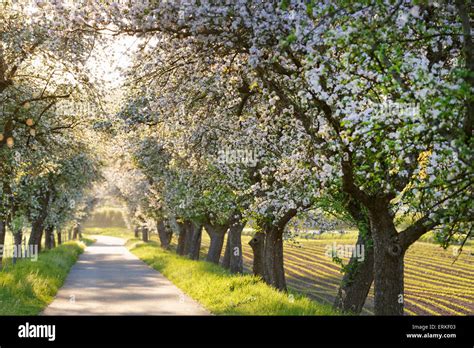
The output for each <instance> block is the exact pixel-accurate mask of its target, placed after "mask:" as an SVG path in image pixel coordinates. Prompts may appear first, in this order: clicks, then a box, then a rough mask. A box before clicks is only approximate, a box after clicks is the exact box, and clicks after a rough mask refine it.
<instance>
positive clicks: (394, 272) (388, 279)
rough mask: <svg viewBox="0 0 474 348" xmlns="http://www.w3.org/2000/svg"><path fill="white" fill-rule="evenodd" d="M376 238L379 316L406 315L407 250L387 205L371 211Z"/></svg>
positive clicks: (375, 263)
mask: <svg viewBox="0 0 474 348" xmlns="http://www.w3.org/2000/svg"><path fill="white" fill-rule="evenodd" d="M369 219H370V225H371V227H372V237H373V240H374V292H375V294H374V300H375V315H403V302H404V284H403V275H404V267H403V266H404V265H403V261H404V260H403V259H404V255H405V250H404V249H403V248H402V246H401V244H400V242H399V236H398V232H397V230H396V229H395V225H394V223H393V218H392V216H391V215H390V212H389V210H388V209H384V207H381V208H379V209H378V210H376V211H374V210H372V211H369Z"/></svg>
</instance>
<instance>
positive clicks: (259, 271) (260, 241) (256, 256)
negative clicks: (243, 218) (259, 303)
mask: <svg viewBox="0 0 474 348" xmlns="http://www.w3.org/2000/svg"><path fill="white" fill-rule="evenodd" d="M249 244H250V246H251V247H252V251H253V274H254V275H256V276H259V277H261V278H262V279H263V278H264V262H263V253H264V250H265V249H264V248H265V233H262V232H257V233H255V236H253V238H252V239H251V240H250V242H249Z"/></svg>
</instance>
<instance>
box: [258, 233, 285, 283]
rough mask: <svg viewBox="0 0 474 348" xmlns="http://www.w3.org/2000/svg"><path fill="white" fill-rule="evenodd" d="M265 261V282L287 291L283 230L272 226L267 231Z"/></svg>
mask: <svg viewBox="0 0 474 348" xmlns="http://www.w3.org/2000/svg"><path fill="white" fill-rule="evenodd" d="M263 260H264V273H263V276H264V277H263V279H264V280H265V282H266V283H267V284H268V285H270V286H273V287H274V288H276V289H278V290H280V291H286V290H287V289H286V279H285V269H284V261H283V229H282V228H279V227H278V226H272V227H270V228H267V229H266V231H265V247H264V253H263Z"/></svg>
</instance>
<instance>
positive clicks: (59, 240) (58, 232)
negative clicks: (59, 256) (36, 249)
mask: <svg viewBox="0 0 474 348" xmlns="http://www.w3.org/2000/svg"><path fill="white" fill-rule="evenodd" d="M57 235H58V245H61V244H62V243H63V241H62V235H61V230H60V229H59V228H58V230H57Z"/></svg>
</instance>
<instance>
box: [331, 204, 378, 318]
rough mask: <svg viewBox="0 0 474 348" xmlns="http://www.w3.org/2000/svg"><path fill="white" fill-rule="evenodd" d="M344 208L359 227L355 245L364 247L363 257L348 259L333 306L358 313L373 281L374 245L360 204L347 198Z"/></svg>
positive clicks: (346, 311) (345, 311) (347, 311)
mask: <svg viewBox="0 0 474 348" xmlns="http://www.w3.org/2000/svg"><path fill="white" fill-rule="evenodd" d="M346 209H347V210H348V212H349V214H350V215H351V216H352V218H353V219H354V221H355V222H356V224H357V227H358V228H359V235H358V238H357V242H356V246H358V245H362V246H363V247H364V249H363V259H362V260H360V259H359V257H358V255H353V256H352V257H351V259H350V260H349V263H348V264H347V266H346V270H345V273H344V277H343V278H342V282H341V285H340V287H339V291H338V293H337V297H336V300H335V301H334V308H335V309H337V310H339V311H341V312H343V313H352V314H360V312H361V311H362V308H363V307H364V304H365V301H366V299H367V295H368V294H369V290H370V287H371V286H372V283H373V281H374V247H373V240H372V232H371V230H370V223H369V221H368V216H367V214H366V213H365V211H364V210H363V209H362V206H361V205H360V204H358V203H356V202H355V201H353V200H349V202H348V205H347V207H346Z"/></svg>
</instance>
